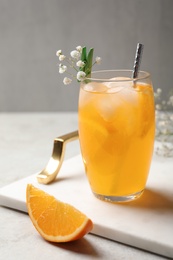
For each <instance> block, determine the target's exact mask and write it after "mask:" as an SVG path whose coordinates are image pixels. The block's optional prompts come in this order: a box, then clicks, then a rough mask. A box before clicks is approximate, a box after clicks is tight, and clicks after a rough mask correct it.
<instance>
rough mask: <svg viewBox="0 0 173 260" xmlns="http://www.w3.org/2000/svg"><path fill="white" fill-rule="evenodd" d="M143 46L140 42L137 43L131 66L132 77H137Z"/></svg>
mask: <svg viewBox="0 0 173 260" xmlns="http://www.w3.org/2000/svg"><path fill="white" fill-rule="evenodd" d="M143 48H144V45H143V44H141V43H138V44H137V48H136V54H135V61H134V66H133V73H132V78H133V79H135V78H137V77H138V72H139V67H140V64H141V59H142V53H143Z"/></svg>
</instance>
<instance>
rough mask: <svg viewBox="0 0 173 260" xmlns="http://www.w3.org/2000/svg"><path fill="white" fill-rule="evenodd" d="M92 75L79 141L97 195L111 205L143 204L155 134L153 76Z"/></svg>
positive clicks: (85, 85) (84, 90) (85, 86)
mask: <svg viewBox="0 0 173 260" xmlns="http://www.w3.org/2000/svg"><path fill="white" fill-rule="evenodd" d="M131 75H132V71H130V70H110V71H97V72H92V74H91V78H88V79H85V80H84V81H83V82H81V86H80V94H79V105H78V117H79V118H78V119H79V139H80V146H81V153H82V158H83V162H84V166H85V171H86V175H87V178H88V180H89V183H90V186H91V190H92V192H93V193H94V195H95V196H96V197H97V198H99V199H102V200H105V201H110V202H125V201H130V200H133V199H136V198H138V197H139V196H140V195H141V194H142V192H143V191H144V189H145V186H146V182H147V177H148V174H149V169H150V164H151V159H152V153H153V146H154V134H155V109H154V94H153V87H152V82H151V77H150V74H149V73H147V72H144V71H139V73H138V77H137V78H136V79H133V78H131Z"/></svg>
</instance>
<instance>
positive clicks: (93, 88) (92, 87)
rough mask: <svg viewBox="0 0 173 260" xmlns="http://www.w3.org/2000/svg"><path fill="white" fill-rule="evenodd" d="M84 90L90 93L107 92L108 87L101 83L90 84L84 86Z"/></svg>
mask: <svg viewBox="0 0 173 260" xmlns="http://www.w3.org/2000/svg"><path fill="white" fill-rule="evenodd" d="M83 89H84V90H85V91H88V92H106V91H107V86H106V85H104V84H103V83H101V82H89V83H88V84H84V85H83Z"/></svg>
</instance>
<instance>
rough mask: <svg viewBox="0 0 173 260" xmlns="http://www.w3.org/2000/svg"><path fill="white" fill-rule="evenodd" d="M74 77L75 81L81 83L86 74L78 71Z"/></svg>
mask: <svg viewBox="0 0 173 260" xmlns="http://www.w3.org/2000/svg"><path fill="white" fill-rule="evenodd" d="M76 77H77V80H79V81H83V80H84V79H85V77H86V73H85V72H83V71H78V73H77V76H76Z"/></svg>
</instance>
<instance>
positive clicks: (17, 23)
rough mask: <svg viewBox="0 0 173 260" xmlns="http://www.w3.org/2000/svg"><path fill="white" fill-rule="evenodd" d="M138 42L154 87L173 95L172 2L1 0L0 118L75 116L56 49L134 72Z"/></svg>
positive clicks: (73, 92)
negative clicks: (89, 50)
mask: <svg viewBox="0 0 173 260" xmlns="http://www.w3.org/2000/svg"><path fill="white" fill-rule="evenodd" d="M137 42H141V43H143V44H144V46H145V47H144V48H145V49H144V54H143V60H142V64H141V69H143V70H147V71H150V72H151V74H152V79H153V84H154V88H155V89H156V88H162V89H164V91H165V93H168V91H169V90H171V89H172V90H173V84H172V82H173V80H172V77H173V0H0V111H1V112H2V111H7V112H8V111H75V110H77V100H78V91H79V85H78V84H73V86H64V85H63V84H62V77H61V75H60V74H59V73H58V66H57V63H58V59H57V57H56V56H55V52H56V50H58V49H63V50H64V52H66V53H69V52H70V51H71V50H72V49H73V48H75V47H76V46H77V45H82V46H83V45H86V46H88V47H94V48H95V54H96V55H98V56H101V57H102V64H101V65H100V67H99V69H121V68H126V69H131V68H132V67H133V60H134V55H135V50H136V44H137ZM97 69H98V68H97Z"/></svg>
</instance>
